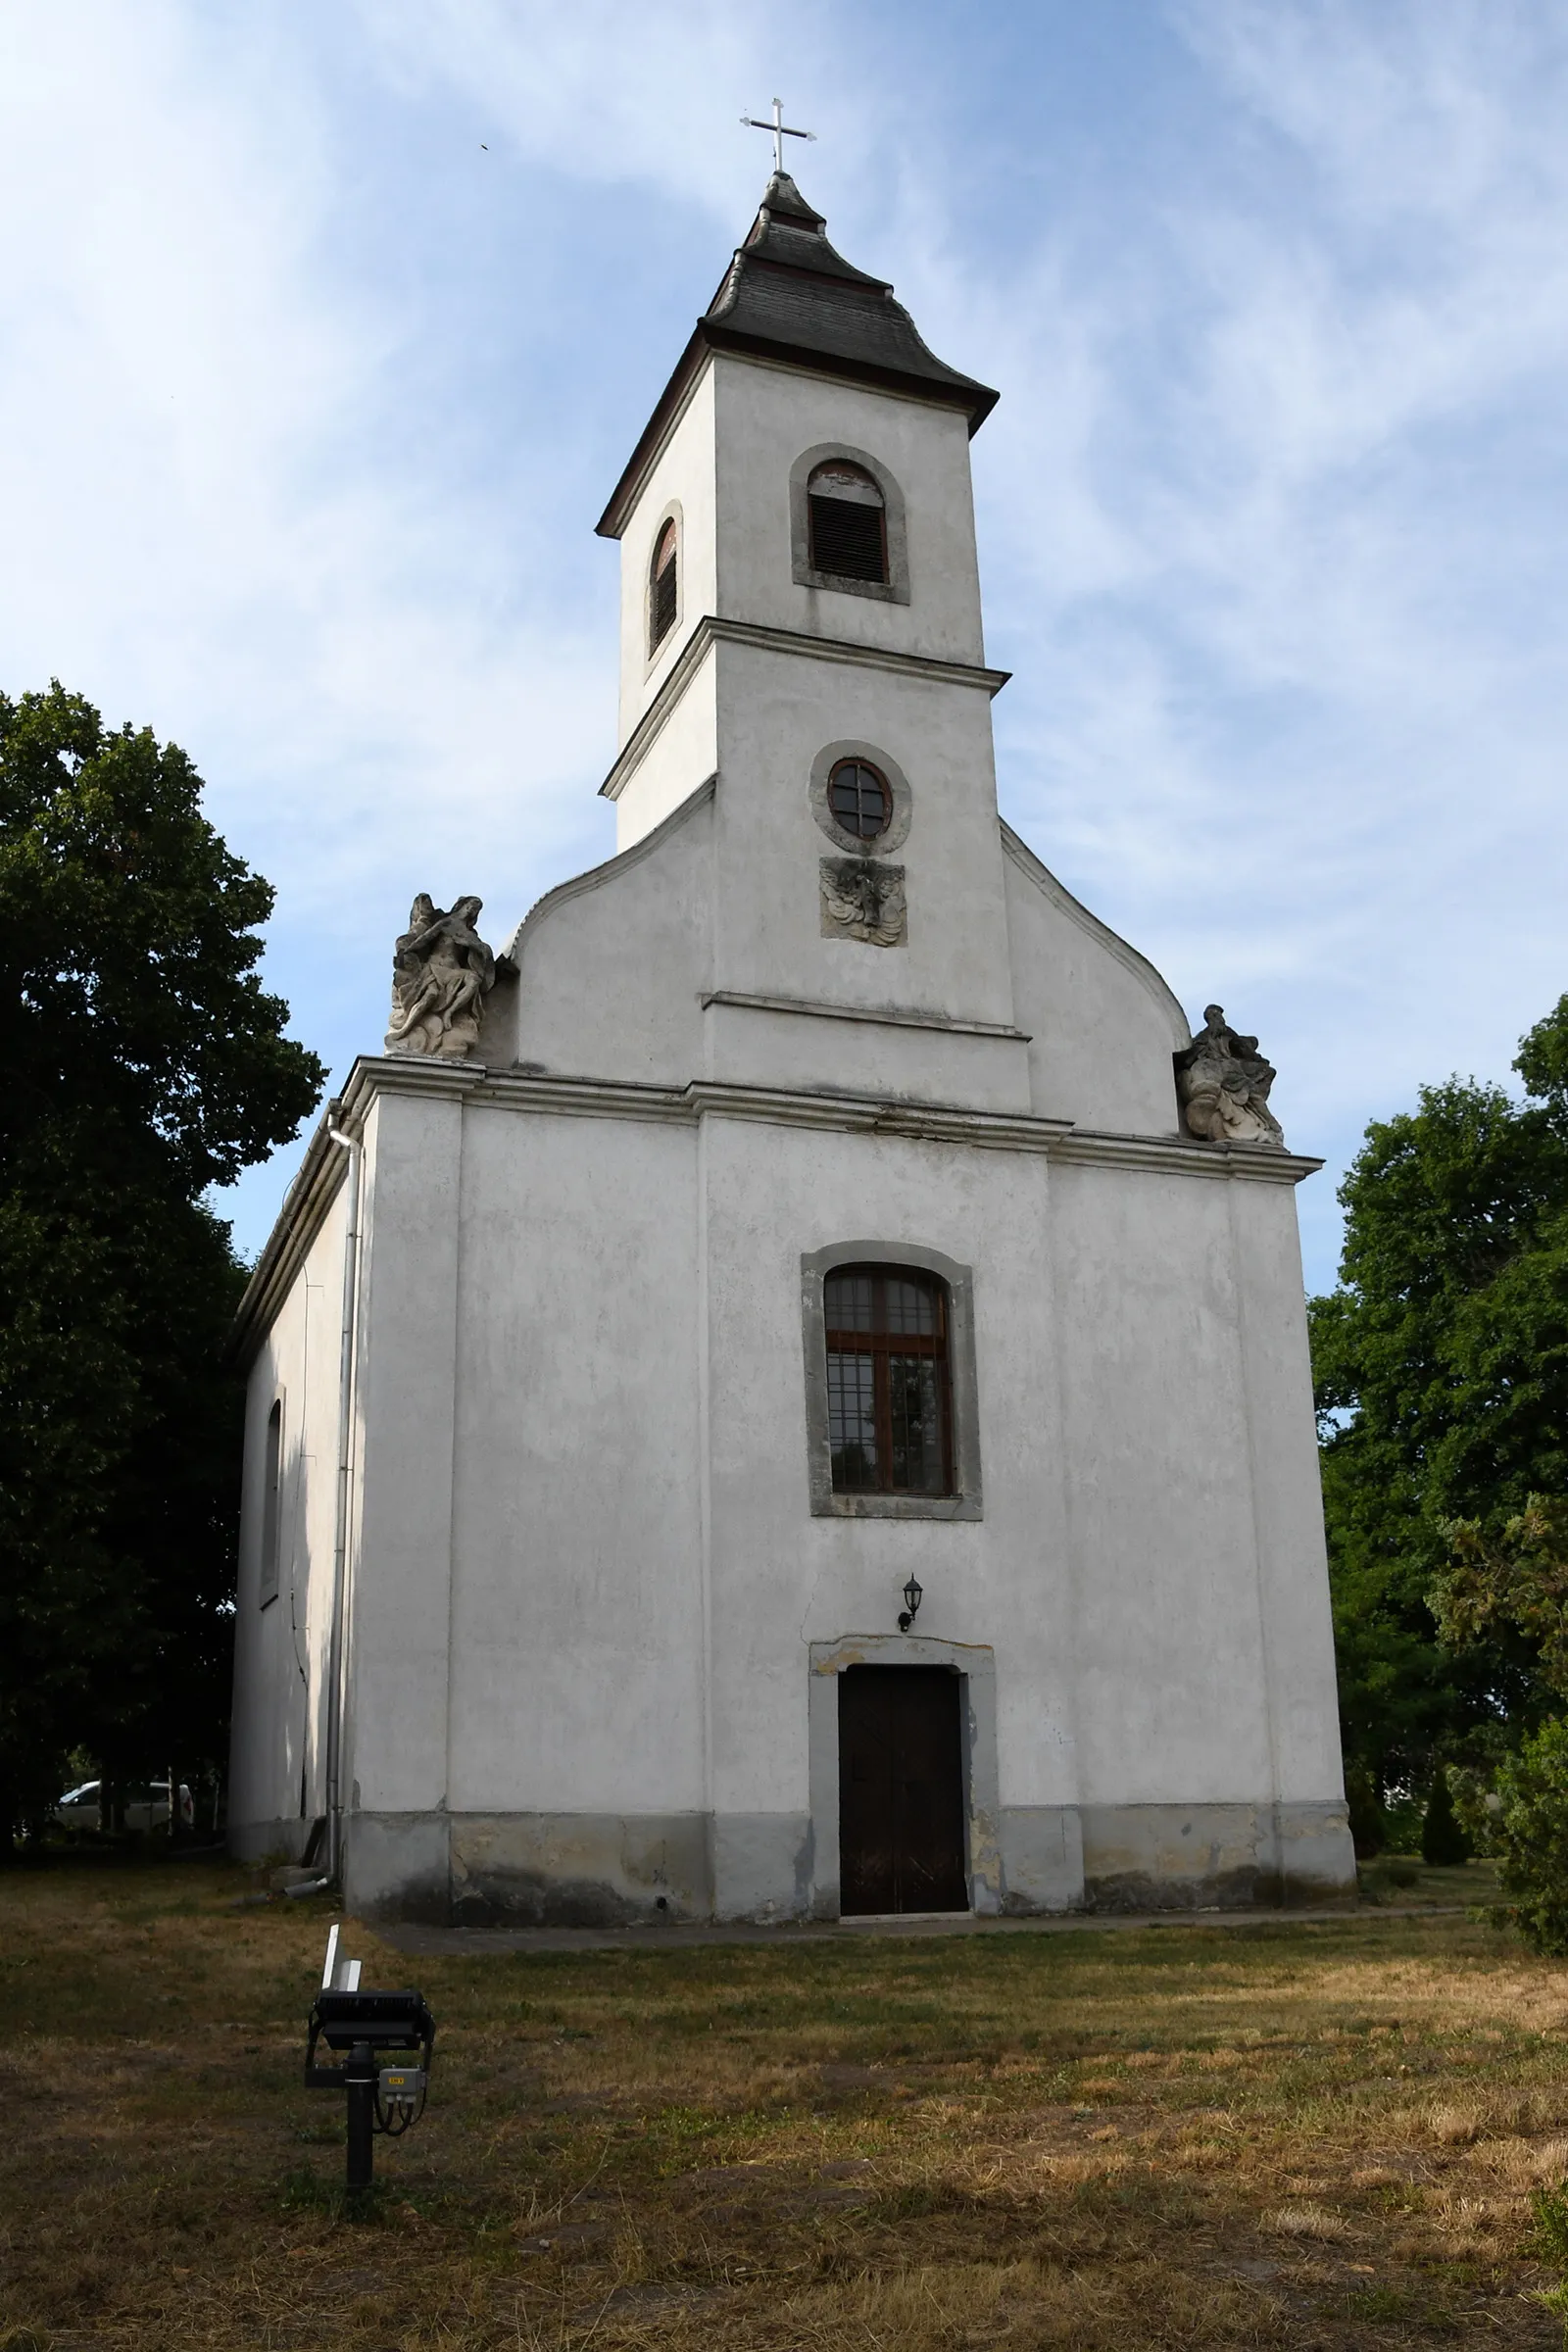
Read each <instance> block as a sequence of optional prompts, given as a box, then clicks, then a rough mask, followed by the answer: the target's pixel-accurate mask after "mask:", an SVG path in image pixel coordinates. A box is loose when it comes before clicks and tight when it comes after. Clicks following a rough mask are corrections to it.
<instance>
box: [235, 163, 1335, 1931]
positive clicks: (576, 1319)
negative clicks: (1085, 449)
mask: <svg viewBox="0 0 1568 2352" xmlns="http://www.w3.org/2000/svg"><path fill="white" fill-rule="evenodd" d="M995 399H996V395H995V394H994V393H993V392H991V391H988V390H987V389H986V388H985V387H984V386H983V385H981V384H979V383H977V382H975V381H973V380H972V379H971V378H970V377H968V376H966V375H962V374H960V373H958V372H957V371H956V370H955V369H954V368H949V367H947V366H945V365H944V364H943V363H942V362H941V361H939V360H938V359H936V358H935V357H934V355H933V354H932V353H931V352H930V351H929V350H928V349H927V348H926V346H925V344H924V343H923V342H922V341H921V339H920V337H919V335H918V334H917V333H916V331H915V329H914V326H913V324H912V322H911V320H910V319H909V317H908V315H907V312H906V311H905V310H904V309H903V308H902V307H901V306H900V304H899V303H898V302H896V301H895V299H894V296H893V291H892V288H891V287H890V286H889V285H888V284H886V283H885V282H884V281H883V280H881V279H878V278H875V277H871V276H868V275H866V274H865V273H864V272H862V271H860V270H857V269H854V268H852V267H851V265H850V264H848V263H847V262H845V261H844V260H843V259H842V258H841V257H840V256H839V255H838V254H837V253H836V252H835V251H834V249H833V247H832V246H831V245H830V244H829V243H828V241H827V238H826V236H825V234H824V224H823V221H822V220H821V218H820V216H818V215H817V214H816V213H814V212H813V211H812V210H811V208H810V206H809V204H807V203H806V202H805V200H804V199H803V197H802V196H801V194H800V192H799V190H798V189H797V187H796V185H795V183H794V181H793V180H792V179H791V178H790V177H788V176H787V175H786V174H783V173H782V172H781V173H779V174H776V175H775V177H774V178H773V180H772V181H771V183H770V184H769V186H768V189H767V192H766V195H765V197H764V199H763V202H762V206H761V210H760V213H759V215H758V218H757V221H756V224H755V225H754V227H753V228H752V230H751V232H750V234H749V235H748V237H747V239H746V242H745V243H744V244H743V245H742V246H741V247H740V249H739V250H738V251H737V252H736V254H735V256H734V258H733V260H732V262H731V264H730V266H729V268H728V270H727V271H726V273H725V276H724V278H723V281H722V283H721V285H720V287H719V289H718V292H717V293H716V295H715V296H714V298H713V300H712V303H711V305H710V307H709V309H708V311H707V312H706V313H705V315H704V316H703V318H702V319H700V320H699V321H698V323H697V326H696V328H695V330H694V331H693V333H692V335H691V339H690V341H689V342H688V343H687V345H686V348H685V350H684V352H683V353H682V355H681V358H680V360H679V363H678V365H677V366H676V368H675V371H674V373H673V375H672V376H671V377H670V379H669V382H668V384H667V385H666V387H665V389H664V391H663V392H662V395H661V397H660V399H659V401H658V404H657V406H656V407H655V409H654V412H653V416H652V417H651V419H650V421H649V424H648V427H647V430H646V431H645V432H644V434H643V436H642V438H641V440H640V441H639V442H638V444H637V447H636V449H635V450H634V451H633V453H632V455H631V458H630V460H629V461H628V463H627V466H626V468H625V471H624V472H623V473H622V475H621V478H620V480H619V482H618V483H617V484H616V486H615V489H614V492H613V496H612V498H611V500H610V503H609V506H608V507H607V509H606V511H605V514H604V516H603V518H602V520H601V521H600V524H599V530H600V532H601V533H602V534H603V535H604V536H606V537H607V538H611V539H614V540H618V542H619V544H620V553H621V597H620V727H619V744H620V749H619V752H618V754H617V756H616V759H615V760H614V764H613V767H612V768H611V771H610V773H609V775H608V777H607V778H606V780H605V783H604V785H603V788H602V789H603V791H604V793H605V794H606V795H607V796H608V798H609V799H610V800H612V801H613V803H614V806H615V814H616V822H617V827H618V831H617V851H616V855H615V856H614V857H613V858H611V859H610V860H609V862H608V863H606V864H604V865H601V866H598V867H596V868H595V869H594V870H593V871H591V872H589V873H585V874H580V875H578V876H577V877H576V878H575V879H574V880H571V881H568V882H565V883H564V884H562V885H561V887H560V888H559V889H556V890H553V891H551V892H550V893H549V894H548V896H546V897H545V898H543V899H542V900H541V901H540V902H539V904H538V905H537V906H536V907H534V908H533V910H532V911H531V913H530V914H529V915H528V917H527V919H526V920H525V921H524V922H523V923H522V925H521V927H520V928H519V929H518V931H517V933H516V935H515V938H514V939H513V940H512V941H511V943H510V945H509V946H508V947H507V949H506V950H505V952H504V953H503V954H501V955H500V956H497V957H495V958H492V957H491V956H490V953H489V951H488V950H487V949H486V948H485V947H484V946H483V944H482V942H481V941H480V939H479V938H478V935H477V931H476V928H475V925H476V921H477V919H478V914H479V903H478V902H477V901H475V900H463V901H459V902H458V903H457V904H456V905H455V906H454V907H452V908H451V910H450V911H445V910H443V909H442V908H440V907H436V906H434V905H433V904H432V902H431V901H430V900H428V899H421V900H419V901H417V903H416V907H415V912H414V916H413V918H412V920H411V925H410V929H409V931H408V932H407V933H406V934H405V935H404V937H403V938H402V939H401V940H400V941H399V943H398V951H397V957H396V965H395V972H394V1014H393V1020H392V1024H391V1030H390V1033H389V1039H388V1044H387V1048H386V1050H385V1052H384V1053H382V1054H372V1055H367V1056H366V1057H364V1058H362V1059H360V1060H358V1061H356V1063H355V1064H354V1067H353V1070H352V1072H351V1074H350V1076H349V1078H348V1080H347V1083H346V1084H345V1085H344V1087H343V1090H342V1093H341V1095H340V1096H339V1097H337V1098H336V1099H335V1100H334V1101H333V1103H331V1105H330V1108H329V1113H328V1116H327V1118H326V1119H325V1121H323V1123H322V1126H321V1127H320V1129H319V1132H318V1133H317V1134H316V1136H315V1137H314V1139H313V1141H312V1143H311V1145H310V1148H309V1151H308V1152H307V1155H306V1158H305V1161H304V1164H303V1167H302V1169H301V1172H300V1174H299V1176H298V1178H297V1180H296V1182H295V1183H294V1185H293V1188H292V1190H291V1191H290V1193H289V1195H288V1198H287V1200H286V1201H285V1203H284V1206H283V1209H282V1213H281V1215H280V1218H279V1221H278V1224H277V1227H276V1229H275V1231H274V1232H273V1234H272V1236H271V1239H270V1242H269V1244H268V1246H267V1248H266V1250H264V1252H263V1254H262V1256H261V1259H260V1261H259V1263H258V1265H257V1268H256V1271H255V1275H254V1278H253V1280H252V1282H251V1284H250V1288H249V1290H248V1292H247V1294H246V1299H245V1302H244V1305H243V1308H242V1310H241V1318H240V1328H239V1339H238V1345H239V1346H240V1347H241V1348H242V1349H243V1351H244V1356H245V1359H246V1361H247V1362H248V1366H249V1384H250V1385H249V1419H248V1441H247V1454H246V1473H245V1488H244V1499H243V1509H242V1525H241V1539H240V1556H239V1576H238V1617H237V1643H236V1650H237V1655H236V1674H235V1709H234V1744H233V1762H232V1773H231V1793H230V1822H231V1831H230V1835H231V1839H232V1842H233V1845H234V1847H235V1849H236V1850H237V1851H238V1852H240V1853H242V1854H246V1855H257V1854H263V1853H267V1852H280V1853H284V1854H289V1855H293V1856H296V1857H304V1858H307V1859H311V1860H319V1861H320V1863H321V1864H322V1867H323V1868H326V1869H330V1870H331V1871H333V1872H334V1873H340V1874H341V1879H342V1885H343V1890H344V1898H345V1901H346V1902H347V1904H348V1905H349V1906H351V1907H352V1908H354V1909H356V1910H357V1911H359V1912H361V1913H362V1914H365V1915H368V1916H375V1915H380V1916H386V1917H397V1916H402V1917H415V1918H426V1919H433V1920H441V1921H445V1920H451V1921H455V1922H458V1923H473V1924H512V1923H515V1924H519V1925H527V1924H555V1923H560V1924H613V1923H633V1922H639V1921H658V1920H661V1919H669V1920H709V1919H716V1920H760V1921H784V1920H791V1919H836V1918H838V1917H840V1916H841V1915H843V1916H854V1915H863V1916H870V1915H876V1914H884V1913H894V1912H966V1911H974V1912H978V1913H992V1914H997V1913H1019V1914H1021V1913H1035V1912H1046V1911H1059V1910H1064V1909H1071V1908H1074V1907H1078V1906H1091V1907H1092V1906H1096V1905H1098V1906H1102V1907H1105V1906H1122V1907H1127V1906H1134V1907H1144V1906H1146V1905H1166V1906H1187V1905H1201V1904H1216V1903H1236V1902H1241V1903H1247V1902H1253V1901H1256V1902H1272V1901H1277V1900H1281V1899H1285V1900H1321V1899H1323V1898H1325V1897H1329V1898H1332V1897H1335V1896H1338V1895H1342V1894H1345V1893H1348V1891H1349V1890H1350V1889H1351V1888H1352V1887H1353V1884H1354V1865H1353V1861H1352V1857H1351V1847H1350V1839H1349V1836H1348V1830H1347V1826H1346V1810H1345V1803H1344V1794H1343V1786H1342V1778H1341V1764H1340V1746H1339V1733H1338V1723H1337V1714H1336V1703H1335V1681H1334V1657H1333V1647H1332V1641H1331V1633H1330V1621H1329V1593H1328V1580H1327V1570H1326V1565H1325V1557H1324V1545H1323V1530H1322V1518H1321V1510H1320V1505H1319V1497H1318V1472H1317V1457H1316V1448H1315V1443H1314V1430H1313V1418H1312V1399H1311V1393H1310V1382H1309V1376H1308V1363H1307V1346H1306V1325H1305V1315H1304V1307H1303V1299H1302V1282H1301V1269H1300V1258H1299V1244H1298V1238H1297V1226H1296V1210H1295V1199H1294V1187H1295V1186H1296V1184H1297V1183H1298V1182H1299V1180H1300V1179H1301V1178H1302V1177H1303V1176H1305V1175H1307V1174H1309V1173H1310V1172H1311V1171H1312V1170H1313V1169H1314V1168H1315V1167H1316V1166H1317V1165H1318V1162H1317V1161H1316V1160H1313V1159H1309V1158H1302V1157H1298V1156H1296V1155H1294V1154H1293V1153H1292V1152H1289V1151H1288V1150H1287V1149H1286V1148H1285V1144H1284V1140H1283V1138H1282V1136H1281V1134H1280V1131H1279V1128H1278V1126H1277V1124H1276V1123H1275V1121H1274V1118H1273V1116H1272V1113H1271V1112H1270V1110H1269V1108H1268V1103H1267V1095H1268V1088H1269V1082H1270V1080H1271V1078H1272V1076H1273V1073H1272V1071H1271V1070H1270V1069H1269V1067H1268V1064H1267V1063H1266V1061H1264V1060H1263V1059H1262V1057H1261V1055H1260V1054H1258V1052H1257V1047H1256V1041H1255V1040H1254V1039H1250V1038H1245V1037H1239V1036H1237V1034H1236V1033H1235V1032H1234V1031H1233V1030H1231V1029H1230V1028H1229V1027H1227V1025H1226V1023H1225V1021H1224V1016H1223V1014H1222V1013H1221V1012H1220V1010H1219V1008H1218V1007H1213V1006H1211V1007H1209V1008H1208V1012H1207V1013H1206V1014H1205V1026H1204V1027H1203V1029H1202V1030H1201V1033H1200V1034H1199V1036H1198V1038H1197V1040H1196V1042H1195V1040H1194V1038H1193V1034H1192V1032H1191V1031H1190V1029H1189V1026H1188V1023H1187V1021H1186V1019H1185V1018H1184V1015H1183V1012H1182V1008H1181V1006H1180V1005H1178V1004H1177V1003H1176V1000H1175V999H1174V997H1173V996H1172V995H1171V992H1170V991H1169V989H1168V988H1167V987H1166V985H1165V983H1164V982H1163V981H1162V980H1161V978H1160V977H1159V975H1158V973H1157V972H1155V971H1154V970H1153V969H1152V966H1151V965H1150V964H1148V963H1147V962H1146V961H1145V960H1144V958H1143V957H1142V956H1139V955H1138V954H1137V953H1136V951H1135V950H1134V949H1132V948H1130V947H1129V946H1127V945H1126V944H1125V943H1124V942H1123V941H1122V940H1120V939H1118V938H1117V937H1116V936H1115V935H1114V934H1113V933H1112V932H1110V931H1109V930H1107V929H1106V928H1105V926H1104V925H1103V923H1101V922H1099V921H1098V920H1097V919H1096V918H1095V916H1094V915H1093V914H1091V913H1090V912H1088V910H1087V909H1086V908H1085V907H1081V906H1080V905H1079V904H1078V903H1077V902H1076V900H1074V899H1073V898H1072V896H1071V895H1070V894H1069V893H1068V892H1067V891H1066V890H1065V889H1064V888H1063V887H1062V885H1061V884H1060V883H1059V882H1058V881H1056V880H1055V878H1054V876H1053V875H1052V874H1051V873H1050V871H1049V870H1048V869H1047V867H1046V866H1045V865H1044V864H1042V862H1041V861H1040V859H1039V858H1037V857H1036V856H1035V855H1034V853H1033V851H1031V850H1030V849H1029V848H1028V847H1026V845H1025V844H1024V843H1023V842H1022V841H1021V840H1020V839H1019V838H1018V836H1017V835H1016V834H1015V833H1013V832H1012V831H1011V830H1010V828H1009V827H1008V826H1007V825H1006V824H1005V822H1003V821H1002V819H1001V818H1000V816H999V814H998V809H997V794H996V782H995V773H994V765H993V755H992V735H991V701H992V698H993V696H994V695H995V694H996V693H997V692H998V691H999V689H1000V688H1001V687H1002V686H1003V685H1004V684H1005V676H1004V674H1003V673H1002V672H1000V671H998V670H996V669H993V668H991V667H989V666H988V664H987V662H986V657H985V648H984V642H983V637H982V630H981V613H980V590H979V577H978V570H977V565H976V557H975V536H974V518H973V508H972V499H971V490H970V475H969V441H970V437H971V435H972V434H973V433H974V432H975V430H976V428H977V427H978V426H979V425H980V424H981V423H982V422H983V421H984V419H985V417H986V416H987V414H988V413H989V411H990V409H991V408H992V407H993V405H994V403H995ZM427 878H429V877H426V876H425V875H422V874H418V873H411V875H410V877H409V879H410V884H411V887H412V886H413V885H414V884H417V883H422V882H424V881H425V880H426V879H427ZM462 879H464V880H466V879H468V877H466V876H465V877H462ZM1218 946H1219V943H1218V942H1216V952H1217V951H1218Z"/></svg>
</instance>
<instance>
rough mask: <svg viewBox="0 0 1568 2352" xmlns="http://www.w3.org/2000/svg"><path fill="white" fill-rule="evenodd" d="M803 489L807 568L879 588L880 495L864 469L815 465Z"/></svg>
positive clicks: (884, 563) (883, 578)
mask: <svg viewBox="0 0 1568 2352" xmlns="http://www.w3.org/2000/svg"><path fill="white" fill-rule="evenodd" d="M806 491H807V496H806V511H807V516H808V523H809V532H810V562H811V568H812V570H813V571H820V572H826V573H828V574H830V575H831V576H833V577H835V578H838V579H841V580H871V581H874V582H876V583H877V584H878V585H880V586H884V587H885V586H886V584H887V576H888V534H887V516H886V514H885V513H884V511H883V503H882V493H881V491H880V490H879V489H878V488H877V485H876V483H875V482H874V481H873V480H872V479H871V476H870V475H869V474H868V473H867V472H866V471H865V469H864V467H863V466H852V465H850V464H849V462H848V461H847V460H837V461H829V463H828V464H827V465H825V466H817V467H816V469H815V471H814V472H813V473H812V475H811V478H810V480H809V482H808V484H807V486H806Z"/></svg>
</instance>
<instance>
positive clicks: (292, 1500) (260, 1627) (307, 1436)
mask: <svg viewBox="0 0 1568 2352" xmlns="http://www.w3.org/2000/svg"><path fill="white" fill-rule="evenodd" d="M347 1221H348V1201H347V1190H346V1188H345V1187H340V1188H339V1190H338V1192H337V1194H336V1196H335V1198H334V1200H333V1201H332V1203H331V1205H330V1207H329V1208H328V1210H327V1214H326V1217H325V1219H324V1220H323V1223H322V1225H321V1229H320V1231H319V1233H318V1234H317V1236H316V1238H315V1240H314V1242H313V1243H312V1244H311V1247H310V1250H308V1251H307V1253H306V1257H305V1262H304V1264H303V1265H302V1266H301V1267H300V1269H299V1271H298V1273H297V1274H296V1275H295V1277H294V1280H293V1282H292V1283H291V1285H290V1286H289V1289H288V1292H287V1295H286V1297H285V1298H284V1299H283V1300H282V1303H281V1304H280V1306H279V1308H278V1310H277V1313H276V1315H275V1317H274V1318H273V1321H272V1324H271V1326H270V1330H269V1332H268V1334H267V1338H266V1340H265V1342H264V1344H263V1346H262V1348H261V1350H260V1352H259V1353H258V1355H257V1357H256V1359H255V1361H254V1363H253V1364H252V1366H251V1369H250V1374H249V1379H248V1382H247V1387H246V1398H245V1476H244V1484H243V1489H242V1494H241V1502H240V1529H239V1560H238V1578H237V1585H236V1600H235V1622H234V1721H233V1738H232V1746H231V1761H230V1785H229V1798H228V1818H229V1823H230V1829H231V1835H232V1836H233V1838H234V1841H235V1846H236V1850H241V1851H249V1852H258V1853H259V1852H265V1851H268V1850H270V1848H271V1847H272V1846H274V1845H278V1844H284V1843H287V1844H290V1845H292V1844H294V1843H295V1842H297V1841H298V1839H299V1838H302V1837H303V1835H304V1834H305V1831H306V1829H307V1828H308V1826H309V1824H310V1822H311V1821H313V1820H314V1819H316V1818H317V1817H318V1816H319V1814H321V1813H323V1812H324V1811H325V1807H326V1787H325V1770H326V1758H325V1736H326V1672H327V1648H328V1644H329V1642H330V1636H331V1605H332V1597H331V1590H332V1550H333V1543H334V1537H335V1530H336V1514H337V1442H338V1395H339V1390H338V1367H339V1362H340V1356H341V1342H342V1286H343V1247H344V1234H345V1231H346V1228H347ZM277 1397H281V1400H282V1406H283V1414H282V1439H283V1446H282V1478H281V1482H280V1495H279V1513H278V1524H279V1545H278V1554H279V1556H278V1593H277V1598H276V1599H275V1600H273V1601H270V1602H269V1603H268V1604H267V1606H266V1607H265V1608H264V1607H262V1606H261V1605H260V1589H261V1579H262V1525H263V1493H262V1487H263V1480H264V1477H265V1466H266V1460H267V1421H268V1415H269V1414H270V1410H271V1407H272V1403H273V1400H274V1398H277ZM302 1768H303V1770H304V1773H305V1782H306V1786H305V1808H304V1816H303V1820H302V1816H301V1809H300V1776H301V1771H302Z"/></svg>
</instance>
